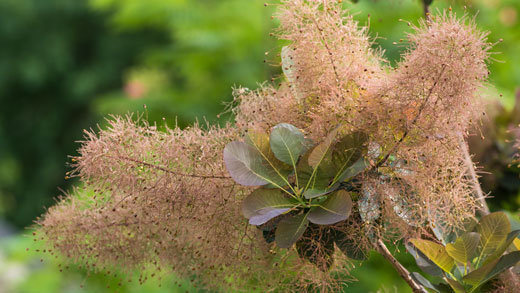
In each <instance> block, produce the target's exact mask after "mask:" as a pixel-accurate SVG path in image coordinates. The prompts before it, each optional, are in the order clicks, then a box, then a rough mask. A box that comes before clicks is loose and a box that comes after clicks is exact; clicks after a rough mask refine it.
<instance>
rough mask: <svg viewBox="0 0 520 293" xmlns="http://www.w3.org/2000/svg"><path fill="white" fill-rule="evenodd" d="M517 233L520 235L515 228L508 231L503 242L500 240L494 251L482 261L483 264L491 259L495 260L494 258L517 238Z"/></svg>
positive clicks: (500, 254)
mask: <svg viewBox="0 0 520 293" xmlns="http://www.w3.org/2000/svg"><path fill="white" fill-rule="evenodd" d="M518 235H520V230H515V231H513V232H511V233H509V234H508V235H507V237H506V240H505V241H504V242H502V244H501V245H500V247H498V248H497V249H496V250H495V252H493V254H491V255H489V256H488V257H486V260H485V261H484V263H483V264H487V263H489V262H492V261H493V260H495V259H497V258H499V257H500V256H502V254H504V252H505V251H506V250H507V248H509V246H511V244H512V243H513V241H515V240H516V239H517V237H518Z"/></svg>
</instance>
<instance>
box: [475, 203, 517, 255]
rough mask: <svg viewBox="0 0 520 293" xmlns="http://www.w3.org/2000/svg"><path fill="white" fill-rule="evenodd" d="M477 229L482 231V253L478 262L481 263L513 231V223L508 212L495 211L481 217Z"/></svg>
mask: <svg viewBox="0 0 520 293" xmlns="http://www.w3.org/2000/svg"><path fill="white" fill-rule="evenodd" d="M477 231H478V232H479V233H480V255H479V257H478V262H477V263H480V261H482V259H484V258H485V257H486V256H488V255H490V254H492V253H493V252H495V250H496V249H497V248H498V247H500V245H501V244H502V242H504V241H505V240H506V237H507V234H509V232H511V224H510V223H509V219H508V218H507V216H506V214H504V213H502V212H495V213H491V214H489V215H486V216H484V217H482V219H480V222H479V225H478V228H477Z"/></svg>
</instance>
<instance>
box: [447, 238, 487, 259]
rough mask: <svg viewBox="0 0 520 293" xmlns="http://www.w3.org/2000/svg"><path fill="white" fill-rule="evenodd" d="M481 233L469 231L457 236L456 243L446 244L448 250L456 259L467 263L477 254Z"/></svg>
mask: <svg viewBox="0 0 520 293" xmlns="http://www.w3.org/2000/svg"><path fill="white" fill-rule="evenodd" d="M479 241H480V234H478V233H476V232H469V233H465V234H463V235H462V236H461V237H459V238H457V239H456V240H455V242H454V243H448V244H446V252H447V253H448V254H449V255H450V256H451V257H452V258H453V259H454V260H456V261H458V262H460V263H462V264H464V265H466V264H467V263H468V262H469V261H471V260H472V259H473V258H474V257H475V255H476V254H477V247H478V244H479Z"/></svg>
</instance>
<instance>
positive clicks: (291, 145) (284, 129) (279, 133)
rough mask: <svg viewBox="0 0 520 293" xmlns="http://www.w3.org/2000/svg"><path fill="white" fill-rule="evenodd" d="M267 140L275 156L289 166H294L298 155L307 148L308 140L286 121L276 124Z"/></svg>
mask: <svg viewBox="0 0 520 293" xmlns="http://www.w3.org/2000/svg"><path fill="white" fill-rule="evenodd" d="M269 141H270V145H271V150H272V151H273V153H274V155H275V156H276V158H277V159H278V160H280V161H282V162H284V163H286V164H289V165H291V166H296V164H297V162H298V158H299V157H300V155H302V154H303V153H305V152H306V151H307V150H308V149H309V142H308V140H306V139H305V136H304V135H303V133H302V132H301V131H300V130H299V129H298V128H296V127H295V126H293V125H291V124H287V123H280V124H278V125H276V126H275V127H274V128H273V130H272V131H271V136H270V139H269Z"/></svg>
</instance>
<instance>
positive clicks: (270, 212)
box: [242, 188, 294, 225]
mask: <svg viewBox="0 0 520 293" xmlns="http://www.w3.org/2000/svg"><path fill="white" fill-rule="evenodd" d="M293 206H294V204H293V203H292V202H291V201H290V200H289V199H288V198H286V197H285V196H284V195H283V192H282V191H281V190H280V189H263V188H259V189H256V190H254V191H253V192H252V193H251V194H249V195H248V196H247V197H246V198H245V199H244V200H243V201H242V213H243V214H244V217H246V218H247V219H249V224H251V225H262V224H264V223H266V222H267V221H269V220H271V219H272V218H274V217H277V216H279V215H281V214H283V213H285V212H287V211H288V210H290V209H291V208H292V207H293Z"/></svg>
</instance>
